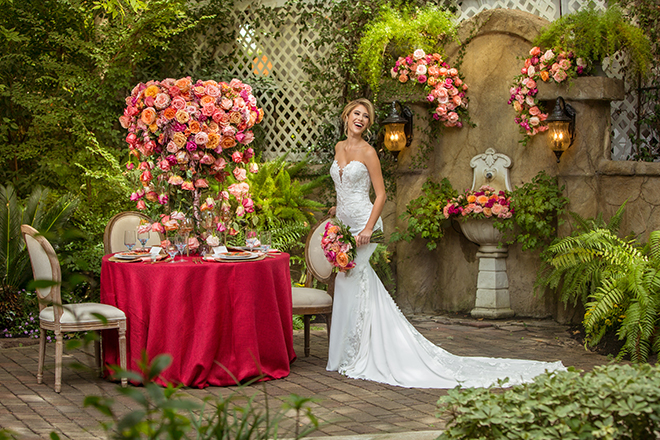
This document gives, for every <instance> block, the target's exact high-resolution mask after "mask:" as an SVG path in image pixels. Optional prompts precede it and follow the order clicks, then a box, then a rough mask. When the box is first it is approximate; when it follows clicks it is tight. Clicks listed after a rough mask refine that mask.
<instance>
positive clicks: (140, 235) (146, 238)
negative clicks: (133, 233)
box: [137, 231, 151, 249]
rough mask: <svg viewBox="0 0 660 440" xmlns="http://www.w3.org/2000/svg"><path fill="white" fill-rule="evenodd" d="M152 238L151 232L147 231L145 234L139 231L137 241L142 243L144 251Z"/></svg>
mask: <svg viewBox="0 0 660 440" xmlns="http://www.w3.org/2000/svg"><path fill="white" fill-rule="evenodd" d="M150 237H151V234H150V232H149V231H145V232H140V231H138V234H137V239H138V241H139V242H140V244H141V245H142V249H144V248H146V247H147V242H148V241H149V238H150Z"/></svg>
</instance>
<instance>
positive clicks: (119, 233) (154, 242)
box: [103, 211, 162, 254]
mask: <svg viewBox="0 0 660 440" xmlns="http://www.w3.org/2000/svg"><path fill="white" fill-rule="evenodd" d="M141 220H145V221H147V222H149V223H151V219H150V218H149V217H148V216H147V215H145V214H142V213H141V212H137V211H124V212H120V213H119V214H117V215H115V216H114V217H112V218H111V219H110V221H109V222H108V224H107V225H106V226H105V232H104V233H103V251H104V253H105V254H112V253H115V252H121V251H125V250H126V246H124V231H137V228H138V226H139V225H140V221H141ZM161 240H162V237H161V235H160V234H159V233H158V232H152V233H151V235H150V237H149V241H147V245H148V246H160V242H161Z"/></svg>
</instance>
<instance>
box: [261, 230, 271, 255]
mask: <svg viewBox="0 0 660 440" xmlns="http://www.w3.org/2000/svg"><path fill="white" fill-rule="evenodd" d="M272 239H273V236H272V234H271V232H270V231H261V232H260V233H259V241H260V242H261V250H262V251H263V252H268V251H269V250H270V246H271V244H272Z"/></svg>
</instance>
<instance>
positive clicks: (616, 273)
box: [545, 228, 660, 362]
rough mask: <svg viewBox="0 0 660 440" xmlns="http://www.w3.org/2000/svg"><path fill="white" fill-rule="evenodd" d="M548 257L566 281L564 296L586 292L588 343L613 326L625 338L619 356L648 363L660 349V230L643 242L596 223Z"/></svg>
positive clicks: (560, 243) (556, 246)
mask: <svg viewBox="0 0 660 440" xmlns="http://www.w3.org/2000/svg"><path fill="white" fill-rule="evenodd" d="M545 259H546V261H547V263H548V264H549V265H551V266H552V267H553V268H554V272H555V273H552V274H551V276H552V277H553V280H555V281H556V280H557V279H563V282H564V283H565V284H566V285H565V286H563V287H562V289H563V290H564V293H565V294H566V295H574V296H579V297H580V298H582V299H583V300H584V296H585V295H588V302H587V303H586V313H585V316H584V320H583V325H584V328H585V331H586V334H587V342H588V343H589V344H591V345H595V344H597V343H598V342H599V341H600V339H601V338H602V336H603V335H604V334H605V333H606V332H607V331H608V330H611V329H613V328H614V329H616V334H617V336H618V337H619V339H620V340H623V341H624V345H623V347H622V348H621V351H620V352H619V354H618V358H619V359H621V358H623V357H624V356H625V355H629V356H630V358H631V359H632V360H633V361H634V362H645V361H646V360H647V359H648V357H649V355H650V354H651V353H654V352H655V353H657V352H658V351H660V338H658V335H657V328H658V325H660V231H654V232H652V233H651V235H650V240H649V243H648V245H646V246H644V247H642V246H640V243H639V242H638V241H637V240H635V239H630V240H624V239H621V238H619V237H617V236H616V234H615V233H614V232H612V231H611V230H610V229H607V228H596V229H594V230H592V231H587V232H583V233H580V234H578V235H575V236H570V237H566V238H564V239H562V240H559V241H558V242H557V243H555V244H553V245H552V246H550V247H549V248H548V250H547V252H546V253H545ZM557 277H559V278H557Z"/></svg>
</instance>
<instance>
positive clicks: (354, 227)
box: [326, 161, 565, 388]
mask: <svg viewBox="0 0 660 440" xmlns="http://www.w3.org/2000/svg"><path fill="white" fill-rule="evenodd" d="M330 175H331V176H332V179H333V180H334V182H335V189H336V191H337V218H339V219H340V220H341V221H342V222H344V223H345V224H346V225H348V226H349V227H350V228H351V232H352V233H353V234H357V233H358V232H360V231H361V230H362V229H363V228H364V226H365V225H366V223H367V221H368V219H369V216H370V214H371V209H372V206H373V205H372V203H371V200H370V199H369V190H370V187H371V180H370V178H369V172H368V170H367V167H366V165H364V164H363V163H362V162H358V161H352V162H350V163H348V164H347V165H346V166H345V167H344V169H341V168H340V167H339V164H338V163H337V161H334V162H333V164H332V166H331V167H330ZM374 229H375V230H377V229H382V221H381V220H380V219H379V220H378V224H377V225H376V227H375V228H374ZM376 246H377V245H376V244H373V243H372V244H369V245H366V246H361V247H359V248H358V250H357V258H356V267H355V268H354V269H352V270H351V271H350V272H349V273H348V275H346V274H344V273H339V274H338V275H337V279H336V282H335V296H334V305H333V309H332V331H331V332H330V349H329V353H328V365H327V367H326V369H327V370H328V371H339V372H340V373H341V374H344V375H346V376H348V377H350V378H354V379H366V380H372V381H376V382H381V383H386V384H389V385H397V386H402V387H410V388H453V387H455V386H457V385H462V386H464V387H487V386H489V385H492V384H494V383H496V382H497V380H498V379H503V378H505V377H508V378H509V380H510V381H509V383H508V385H515V384H519V383H522V382H529V381H531V380H532V379H533V378H534V377H535V376H537V375H539V374H541V373H543V372H544V371H546V370H548V371H555V370H565V368H564V366H563V365H562V363H561V362H554V363H548V362H537V361H527V360H518V359H499V358H484V357H461V356H455V355H453V354H451V353H448V352H447V351H445V350H443V349H442V348H440V347H438V346H436V345H434V344H433V343H431V342H430V341H428V340H427V339H426V338H424V336H422V335H421V334H420V333H419V332H418V331H417V330H416V329H415V328H414V327H413V326H412V324H410V323H409V322H408V320H407V319H406V318H405V316H404V315H403V314H402V313H401V311H400V310H399V308H398V307H397V305H396V303H395V302H394V301H393V300H392V298H391V297H390V295H389V293H388V292H387V290H386V289H385V287H384V286H383V284H382V283H381V281H380V280H379V279H378V276H377V275H376V273H375V272H374V270H373V269H372V268H371V265H370V264H369V257H370V256H371V254H372V253H373V252H374V250H375V249H376Z"/></svg>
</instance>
